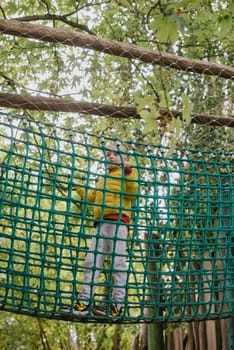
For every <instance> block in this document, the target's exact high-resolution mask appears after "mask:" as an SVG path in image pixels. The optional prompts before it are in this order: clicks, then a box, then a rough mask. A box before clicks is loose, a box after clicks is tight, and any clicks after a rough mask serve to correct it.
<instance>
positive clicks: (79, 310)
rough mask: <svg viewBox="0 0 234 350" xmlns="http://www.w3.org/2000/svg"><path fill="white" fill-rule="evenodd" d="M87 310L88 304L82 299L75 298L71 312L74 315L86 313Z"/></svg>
mask: <svg viewBox="0 0 234 350" xmlns="http://www.w3.org/2000/svg"><path fill="white" fill-rule="evenodd" d="M88 312H89V304H85V303H83V302H82V301H79V300H77V302H76V303H75V305H74V311H73V313H74V314H75V315H87V313H88Z"/></svg>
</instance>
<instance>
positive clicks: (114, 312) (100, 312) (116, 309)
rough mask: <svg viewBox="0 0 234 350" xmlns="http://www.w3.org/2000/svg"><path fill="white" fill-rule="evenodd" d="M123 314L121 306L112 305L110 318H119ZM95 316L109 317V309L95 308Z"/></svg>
mask: <svg viewBox="0 0 234 350" xmlns="http://www.w3.org/2000/svg"><path fill="white" fill-rule="evenodd" d="M121 313H122V305H121V304H112V305H111V307H110V316H112V317H118V316H120V315H121ZM93 314H94V315H95V316H108V308H105V307H99V306H97V307H95V308H93Z"/></svg>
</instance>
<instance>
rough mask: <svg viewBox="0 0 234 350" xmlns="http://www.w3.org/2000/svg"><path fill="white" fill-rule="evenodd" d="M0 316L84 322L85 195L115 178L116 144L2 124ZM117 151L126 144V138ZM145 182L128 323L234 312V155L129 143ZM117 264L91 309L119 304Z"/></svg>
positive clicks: (131, 252) (132, 229)
mask: <svg viewBox="0 0 234 350" xmlns="http://www.w3.org/2000/svg"><path fill="white" fill-rule="evenodd" d="M0 118H1V122H0V137H1V144H0V216H1V224H0V242H1V245H0V287H1V288H0V309H1V310H5V311H11V312H15V313H20V314H27V315H34V316H39V317H47V318H52V319H53V318H54V319H64V320H74V321H82V322H112V321H113V320H112V319H111V317H109V316H103V317H101V316H99V317H98V316H95V315H92V313H91V311H90V312H89V313H88V314H87V315H85V316H81V317H77V316H75V315H74V313H73V309H72V307H71V308H70V311H69V312H67V313H64V312H63V311H61V308H62V309H63V308H64V307H65V306H72V305H73V304H74V302H75V301H76V299H77V292H78V291H79V288H80V285H81V282H82V279H83V264H84V258H85V255H86V253H87V250H88V248H89V245H90V240H91V237H92V233H93V226H94V219H93V217H92V207H91V206H90V204H89V203H88V202H87V201H86V200H84V201H81V199H80V197H79V195H78V194H77V193H76V192H75V191H74V185H75V184H83V186H84V188H86V189H88V188H91V187H92V188H93V187H95V183H96V181H97V179H98V176H102V174H104V173H105V168H106V158H105V152H104V148H105V145H106V143H109V142H111V141H112V139H110V138H105V137H98V136H97V135H93V134H88V133H87V134H86V133H82V132H74V131H72V130H68V129H65V128H62V127H58V126H56V127H54V126H53V125H48V124H42V123H38V122H35V121H31V120H29V119H27V118H26V117H23V118H22V117H19V116H18V117H17V116H13V115H10V114H6V113H1V115H0ZM115 141H116V140H115ZM124 145H125V146H127V149H128V153H129V155H130V157H131V160H132V163H133V164H134V166H135V167H136V168H137V169H138V172H139V173H140V174H141V176H140V178H139V180H137V181H139V193H138V195H137V199H136V200H135V202H134V206H133V210H132V222H131V224H130V226H129V237H128V241H127V246H128V249H127V256H128V271H127V272H128V279H127V284H126V290H127V293H126V299H125V303H124V309H123V313H122V316H121V317H120V318H119V320H118V321H119V322H125V323H130V322H162V321H164V322H165V321H169V322H175V321H190V320H203V319H215V318H224V317H230V316H232V315H233V314H234V234H233V231H234V230H233V227H234V204H233V203H234V187H233V159H234V157H233V153H224V152H219V153H218V152H217V153H212V154H211V153H209V152H202V151H199V150H183V149H176V150H174V152H173V153H172V154H171V151H170V150H168V149H166V148H164V147H162V146H160V147H157V146H154V145H144V144H141V143H136V142H124ZM111 274H112V264H111V260H110V259H108V258H107V260H106V261H105V265H104V269H103V272H102V273H101V276H100V279H99V281H98V283H97V287H96V293H95V295H94V297H93V298H92V300H90V302H91V303H92V304H93V305H105V306H108V305H109V304H110V303H111V299H110V295H111V292H110V291H111V288H112V287H113V285H112V278H111V276H112V275H111Z"/></svg>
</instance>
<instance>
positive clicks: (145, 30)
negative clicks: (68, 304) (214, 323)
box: [0, 0, 234, 350]
mask: <svg viewBox="0 0 234 350" xmlns="http://www.w3.org/2000/svg"><path fill="white" fill-rule="evenodd" d="M233 10H234V5H233V2H232V1H231V0H222V1H216V0H212V1H210V0H209V1H208V0H205V1H201V0H193V1H192V0H179V1H176V0H168V1H166V0H160V1H157V2H155V1H153V0H147V1H142V0H133V1H132V0H113V1H109V0H104V1H102V2H99V1H95V0H92V1H89V2H88V1H86V0H80V1H75V0H66V1H64V0H54V1H51V0H36V1H35V0H24V1H15V0H2V1H1V4H0V16H1V18H8V19H14V18H16V19H20V20H22V21H30V22H32V23H38V24H43V25H47V26H53V27H55V28H65V29H70V30H78V31H83V32H86V33H89V34H90V33H91V34H93V35H96V36H99V37H103V38H108V39H112V40H118V41H122V42H127V43H130V44H135V45H139V46H141V47H146V48H151V49H154V50H159V51H163V52H168V53H171V54H175V55H180V56H185V57H187V58H192V59H200V60H209V61H211V62H215V63H222V64H224V65H227V66H231V65H232V64H233V58H234V57H233V44H234V42H233V35H232V33H233V22H232V14H233ZM0 44H1V47H2V49H1V52H0V60H1V71H0V87H1V90H2V91H3V92H17V93H21V94H23V93H30V94H34V95H37V94H40V95H44V96H51V97H54V96H57V97H60V96H61V97H65V98H68V99H71V98H76V99H78V100H81V99H84V100H89V101H92V102H100V103H106V104H113V105H121V106H129V105H137V107H138V110H139V112H140V113H141V116H142V118H143V120H141V121H139V120H138V121H135V120H114V119H112V118H97V117H94V116H88V117H86V118H84V117H83V116H79V115H78V116H77V115H71V114H67V115H65V118H64V114H60V113H45V112H30V113H29V112H28V111H25V113H27V115H28V116H29V118H32V119H37V120H42V121H49V122H50V123H52V124H53V123H60V125H63V126H65V127H67V128H73V129H74V130H76V129H79V130H87V131H88V130H92V131H94V132H96V133H105V135H106V136H108V135H117V136H118V137H120V138H123V139H129V138H133V139H136V140H137V141H138V142H143V141H144V142H146V141H148V142H153V143H154V144H155V143H161V142H162V143H167V142H171V145H172V144H173V142H174V143H177V145H182V146H189V147H194V148H196V147H197V145H199V147H200V148H201V149H216V150H217V149H220V150H221V149H224V150H227V151H229V150H230V148H231V147H232V145H233V130H230V129H228V128H212V127H209V126H207V127H201V126H198V125H191V124H190V121H191V112H196V113H209V114H214V115H231V114H232V112H233V110H232V109H233V105H232V104H233V101H232V98H233V97H232V94H233V93H232V83H231V82H230V81H228V80H224V79H222V78H219V77H212V76H208V75H205V74H200V75H199V74H195V73H191V72H181V71H179V70H176V69H173V68H171V69H168V68H162V67H160V66H158V65H154V66H152V65H146V64H143V63H142V62H140V61H134V60H126V59H125V58H121V57H113V56H111V55H104V54H101V53H94V52H92V51H89V50H82V49H78V48H72V47H69V46H66V47H65V46H63V45H58V44H50V43H46V42H41V41H37V40H28V39H24V38H19V37H11V36H4V35H1V38H0ZM160 108H169V109H179V110H182V111H183V116H182V120H179V119H174V120H173V119H171V118H170V117H169V118H168V117H167V118H165V119H164V120H159V119H158V116H159V109H160ZM48 131H49V132H50V131H51V126H48ZM173 135H174V136H176V137H175V138H174V139H173V140H172V136H173ZM168 140H169V141H168ZM67 161H68V162H69V160H67ZM0 330H1V334H2V335H3V336H2V337H1V340H0V347H1V348H2V349H9V350H10V349H17V348H21V349H23V348H25V349H28V348H30V349H53V350H57V349H68V350H69V349H72V350H73V349H77V348H79V349H80V350H82V349H94V348H96V349H99V350H101V349H103V350H104V349H108V350H109V349H110V344H112V340H111V339H112V338H113V334H114V331H115V326H108V327H107V326H105V325H101V326H100V325H97V326H96V325H82V324H79V325H74V326H73V325H71V324H69V323H62V322H55V321H48V320H37V319H32V318H26V317H23V316H15V315H14V316H13V315H10V314H5V313H2V314H1V321H0ZM42 330H45V334H46V339H47V341H48V344H47V345H46V344H45V343H44V340H43V339H45V338H44V337H43V336H42ZM136 332H137V326H134V325H130V326H124V327H122V328H121V341H122V349H129V348H130V344H131V342H132V339H133V338H134V336H135V335H136ZM73 334H75V336H76V337H78V344H79V346H77V347H75V344H74V342H73V341H72V339H71V335H73Z"/></svg>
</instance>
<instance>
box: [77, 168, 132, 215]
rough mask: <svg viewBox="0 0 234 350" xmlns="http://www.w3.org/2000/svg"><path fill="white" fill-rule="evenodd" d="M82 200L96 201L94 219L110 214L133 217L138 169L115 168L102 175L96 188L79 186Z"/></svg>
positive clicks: (78, 189)
mask: <svg viewBox="0 0 234 350" xmlns="http://www.w3.org/2000/svg"><path fill="white" fill-rule="evenodd" d="M76 191H77V193H78V194H79V195H80V197H81V199H82V200H85V201H87V202H92V203H94V219H97V220H98V219H101V218H104V217H107V216H110V215H116V214H119V215H121V216H122V215H126V216H127V217H128V218H129V219H130V218H131V210H130V209H131V207H132V201H134V200H135V199H136V195H137V192H138V172H137V169H127V170H124V168H114V169H112V170H110V171H109V173H108V174H103V175H100V178H99V181H98V183H97V186H96V188H95V189H86V188H84V187H80V186H77V187H76Z"/></svg>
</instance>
